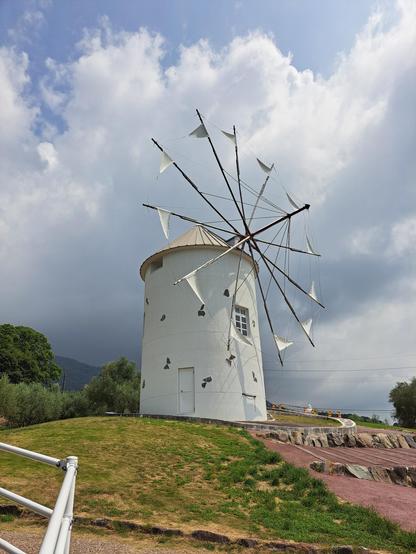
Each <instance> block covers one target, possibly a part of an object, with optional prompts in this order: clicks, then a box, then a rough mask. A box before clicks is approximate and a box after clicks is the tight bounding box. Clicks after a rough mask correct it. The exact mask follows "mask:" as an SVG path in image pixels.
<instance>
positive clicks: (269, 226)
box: [251, 204, 310, 237]
mask: <svg viewBox="0 0 416 554" xmlns="http://www.w3.org/2000/svg"><path fill="white" fill-rule="evenodd" d="M309 208H310V204H305V205H304V206H302V208H299V209H298V210H295V211H294V212H291V213H289V214H286V215H284V216H283V217H280V218H279V219H276V221H272V222H271V223H269V224H268V225H265V226H264V227H262V228H261V229H258V230H257V231H254V233H252V234H251V236H252V237H255V236H256V235H259V234H260V233H263V232H264V231H267V230H269V229H271V228H272V227H274V226H275V225H278V224H279V223H281V222H282V221H285V220H286V219H291V218H292V217H293V216H294V215H297V214H299V213H300V212H303V211H304V210H309Z"/></svg>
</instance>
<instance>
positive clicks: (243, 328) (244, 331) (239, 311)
mask: <svg viewBox="0 0 416 554" xmlns="http://www.w3.org/2000/svg"><path fill="white" fill-rule="evenodd" d="M234 325H235V328H236V329H237V331H238V332H239V333H240V335H242V336H243V337H249V336H250V334H251V331H250V312H249V309H248V308H246V307H245V306H239V305H237V304H236V305H235V306H234Z"/></svg>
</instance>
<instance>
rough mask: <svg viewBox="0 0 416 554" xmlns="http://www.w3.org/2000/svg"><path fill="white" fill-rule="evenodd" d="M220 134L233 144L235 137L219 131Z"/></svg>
mask: <svg viewBox="0 0 416 554" xmlns="http://www.w3.org/2000/svg"><path fill="white" fill-rule="evenodd" d="M221 133H222V134H223V135H224V136H225V137H227V138H228V140H230V141H231V142H232V143H234V144H235V136H234V134H233V133H227V131H221Z"/></svg>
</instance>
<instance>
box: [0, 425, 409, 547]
mask: <svg viewBox="0 0 416 554" xmlns="http://www.w3.org/2000/svg"><path fill="white" fill-rule="evenodd" d="M0 441H2V442H7V443H10V444H14V445H17V446H20V447H23V448H28V449H31V450H36V451H39V452H43V453H45V454H49V455H52V456H56V457H65V456H67V455H70V454H74V455H78V456H79V459H80V470H79V474H78V481H77V492H76V513H77V514H78V515H87V516H89V517H93V518H98V517H110V518H114V519H117V518H119V519H128V520H131V521H137V522H141V523H143V522H144V523H146V522H147V523H149V524H156V525H166V526H178V527H181V528H183V529H184V530H186V529H190V528H196V527H198V528H205V529H209V530H214V531H218V532H221V531H223V532H225V533H229V534H233V532H234V533H238V534H239V535H240V536H247V535H252V536H257V537H260V538H276V537H279V538H283V539H293V540H297V541H307V542H315V543H323V544H336V543H343V544H345V543H348V544H355V545H362V546H366V547H372V548H384V549H388V550H391V551H393V552H403V553H404V552H410V551H412V550H415V549H416V533H406V532H404V531H401V530H400V529H399V528H398V526H397V525H395V524H393V523H390V522H388V521H386V520H384V519H383V518H381V517H380V516H378V515H377V514H376V513H375V512H373V511H371V510H367V509H364V508H361V507H355V506H351V505H349V504H346V503H339V502H338V500H337V499H336V497H335V496H334V495H333V494H332V493H330V492H329V491H328V490H327V489H326V487H325V485H324V484H323V482H322V481H320V480H317V479H313V478H312V477H310V475H309V474H308V472H307V471H306V470H304V469H301V468H295V467H293V466H291V465H289V464H287V463H286V462H284V461H282V460H281V459H280V458H279V456H278V454H276V453H273V452H269V451H267V450H266V449H265V447H264V446H263V444H261V443H259V442H257V441H255V440H254V439H252V438H251V437H250V436H249V435H248V434H247V433H246V432H245V431H243V430H241V429H237V428H227V427H223V426H214V425H206V424H198V423H188V422H180V421H167V420H156V419H147V418H92V417H90V418H80V419H73V420H65V421H57V422H51V423H44V424H42V425H36V426H33V427H25V428H21V429H17V430H2V431H0ZM61 481H62V472H61V471H58V470H55V469H54V468H52V467H49V466H46V465H42V464H39V463H35V462H31V461H29V460H25V459H23V458H18V457H16V456H12V455H9V454H5V453H0V486H3V487H6V488H10V489H12V490H14V491H15V492H18V493H20V494H23V495H25V496H28V497H29V498H32V499H34V500H37V501H38V502H42V503H46V504H49V505H52V504H53V502H54V499H55V498H56V494H57V490H58V488H59V485H60V483H61Z"/></svg>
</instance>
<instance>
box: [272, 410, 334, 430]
mask: <svg viewBox="0 0 416 554" xmlns="http://www.w3.org/2000/svg"><path fill="white" fill-rule="evenodd" d="M270 414H271V416H272V417H273V419H274V420H275V421H276V422H277V423H283V424H285V425H291V424H294V425H300V426H302V425H304V426H305V427H310V426H313V427H339V426H340V425H341V424H340V423H339V422H338V421H334V420H333V419H325V418H324V417H319V416H316V417H315V416H306V415H295V414H282V413H276V412H273V411H270Z"/></svg>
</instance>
